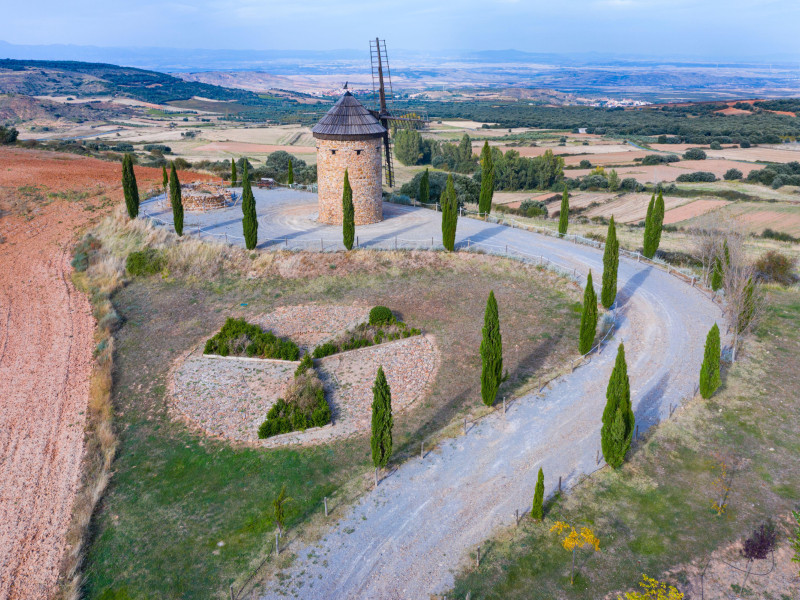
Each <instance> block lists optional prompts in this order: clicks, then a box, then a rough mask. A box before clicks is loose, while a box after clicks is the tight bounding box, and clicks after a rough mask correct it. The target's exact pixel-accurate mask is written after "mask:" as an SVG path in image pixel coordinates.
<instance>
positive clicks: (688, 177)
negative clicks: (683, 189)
mask: <svg viewBox="0 0 800 600" xmlns="http://www.w3.org/2000/svg"><path fill="white" fill-rule="evenodd" d="M716 180H717V176H716V175H714V174H713V173H709V172H708V171H695V172H694V173H683V174H682V175H678V178H677V179H676V180H675V181H677V182H678V183H698V182H712V181H716Z"/></svg>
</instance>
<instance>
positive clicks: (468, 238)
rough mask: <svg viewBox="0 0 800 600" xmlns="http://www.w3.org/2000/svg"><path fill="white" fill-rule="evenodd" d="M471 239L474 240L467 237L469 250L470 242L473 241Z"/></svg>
mask: <svg viewBox="0 0 800 600" xmlns="http://www.w3.org/2000/svg"><path fill="white" fill-rule="evenodd" d="M471 241H472V240H470V239H469V238H467V250H469V245H470V242H471Z"/></svg>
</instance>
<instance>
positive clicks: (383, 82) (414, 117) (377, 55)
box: [369, 38, 428, 188]
mask: <svg viewBox="0 0 800 600" xmlns="http://www.w3.org/2000/svg"><path fill="white" fill-rule="evenodd" d="M369 50H370V63H371V65H372V93H373V97H375V96H376V95H377V97H378V107H377V109H376V110H370V112H371V113H372V114H373V115H374V116H375V118H376V119H378V120H379V121H380V122H381V125H383V127H384V128H385V129H386V135H385V136H384V138H383V147H384V150H385V155H386V164H385V165H384V171H385V172H386V185H387V186H389V187H390V188H391V187H394V167H393V166H392V148H391V140H390V139H389V131H390V128H391V127H414V128H417V129H421V128H423V127H425V125H427V123H428V119H427V117H426V116H424V115H422V116H421V115H419V114H416V113H406V114H404V115H397V116H396V115H393V114H392V113H391V111H390V110H389V106H391V104H392V101H393V100H394V91H393V90H392V73H391V70H390V69H389V57H388V55H387V53H386V40H382V39H380V38H375V39H374V40H370V43H369ZM384 67H385V68H386V73H385V74H384V71H383V70H384ZM387 84H388V85H387Z"/></svg>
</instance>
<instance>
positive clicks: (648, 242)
mask: <svg viewBox="0 0 800 600" xmlns="http://www.w3.org/2000/svg"><path fill="white" fill-rule="evenodd" d="M655 206H656V195H655V193H653V195H652V196H651V197H650V204H648V205H647V216H646V217H645V219H644V239H643V240H642V254H644V255H645V256H646V257H647V258H653V256H654V255H655V253H656V251H655V250H654V249H652V248H653V211H654V210H655Z"/></svg>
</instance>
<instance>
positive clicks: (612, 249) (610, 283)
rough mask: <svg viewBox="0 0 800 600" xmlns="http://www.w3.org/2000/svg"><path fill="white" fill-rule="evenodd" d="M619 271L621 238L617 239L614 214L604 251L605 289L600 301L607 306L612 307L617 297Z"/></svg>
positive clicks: (601, 293) (609, 223) (609, 224)
mask: <svg viewBox="0 0 800 600" xmlns="http://www.w3.org/2000/svg"><path fill="white" fill-rule="evenodd" d="M618 271H619V240H617V226H616V225H615V224H614V215H611V220H610V221H609V222H608V234H607V235H606V249H605V251H604V252H603V289H602V291H601V292H600V302H602V304H603V306H605V307H606V308H611V305H612V304H614V300H615V299H616V298H617V272H618Z"/></svg>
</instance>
